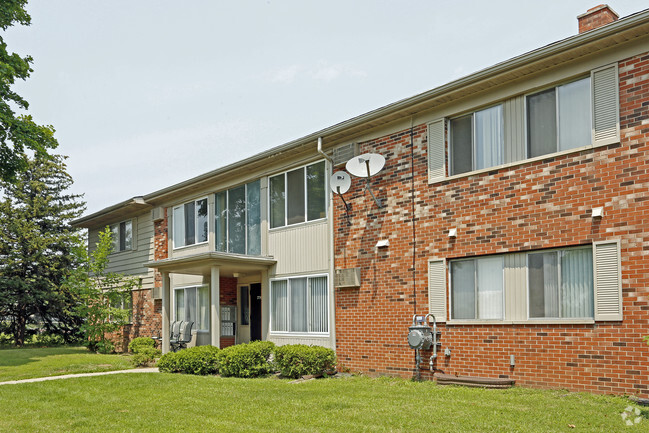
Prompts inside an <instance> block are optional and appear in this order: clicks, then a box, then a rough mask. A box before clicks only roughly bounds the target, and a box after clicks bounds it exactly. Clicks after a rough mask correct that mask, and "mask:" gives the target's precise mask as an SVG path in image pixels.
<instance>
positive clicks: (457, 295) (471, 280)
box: [450, 256, 504, 320]
mask: <svg viewBox="0 0 649 433" xmlns="http://www.w3.org/2000/svg"><path fill="white" fill-rule="evenodd" d="M450 266H451V307H452V313H451V317H452V318H453V319H483V320H485V319H491V320H501V319H503V269H504V262H503V257H502V256H496V257H485V258H476V259H463V260H453V261H451V262H450Z"/></svg>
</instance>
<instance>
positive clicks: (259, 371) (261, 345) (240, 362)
mask: <svg viewBox="0 0 649 433" xmlns="http://www.w3.org/2000/svg"><path fill="white" fill-rule="evenodd" d="M274 348H275V345H274V344H273V343H272V342H270V341H253V342H251V343H245V344H237V345H235V346H230V347H226V348H225V349H223V350H221V351H220V352H219V372H220V374H221V376H233V377H259V376H266V375H268V374H270V373H272V372H273V371H274V368H273V366H272V364H271V361H270V360H271V355H272V353H273V349H274Z"/></svg>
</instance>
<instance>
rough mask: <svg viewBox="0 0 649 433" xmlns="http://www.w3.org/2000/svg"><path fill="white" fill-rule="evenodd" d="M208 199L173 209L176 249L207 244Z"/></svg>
mask: <svg viewBox="0 0 649 433" xmlns="http://www.w3.org/2000/svg"><path fill="white" fill-rule="evenodd" d="M207 233H208V223H207V198H202V199H199V200H194V201H190V202H189V203H184V204H181V205H180V206H175V207H174V208H173V236H174V239H173V242H174V248H179V247H184V246H186V245H194V244H199V243H201V242H207Z"/></svg>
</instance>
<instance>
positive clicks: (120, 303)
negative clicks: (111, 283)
mask: <svg viewBox="0 0 649 433" xmlns="http://www.w3.org/2000/svg"><path fill="white" fill-rule="evenodd" d="M108 302H110V306H111V308H115V309H117V310H126V311H127V312H128V322H129V323H132V322H133V292H131V291H130V290H129V291H128V292H120V291H114V292H111V293H110V294H109V297H108ZM120 316H121V314H120ZM113 318H114V316H113ZM113 318H111V317H109V321H112V320H113Z"/></svg>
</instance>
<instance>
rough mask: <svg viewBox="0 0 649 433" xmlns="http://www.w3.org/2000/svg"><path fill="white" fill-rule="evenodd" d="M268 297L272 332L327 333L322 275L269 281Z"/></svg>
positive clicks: (325, 287) (325, 288)
mask: <svg viewBox="0 0 649 433" xmlns="http://www.w3.org/2000/svg"><path fill="white" fill-rule="evenodd" d="M270 298H271V307H270V309H271V331H272V332H295V333H327V332H329V290H328V283H327V276H326V275H322V276H309V277H297V278H286V279H277V280H273V281H271V285H270Z"/></svg>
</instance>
